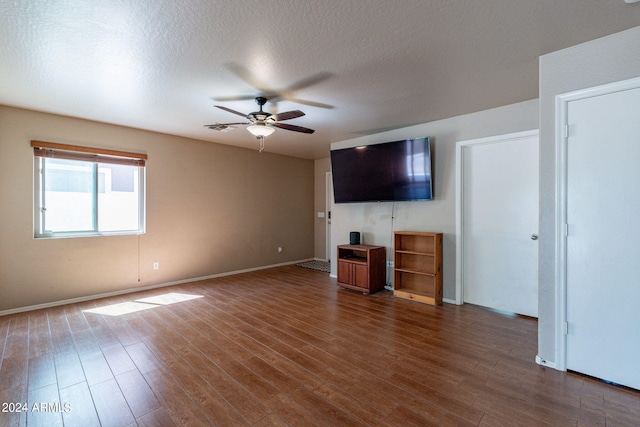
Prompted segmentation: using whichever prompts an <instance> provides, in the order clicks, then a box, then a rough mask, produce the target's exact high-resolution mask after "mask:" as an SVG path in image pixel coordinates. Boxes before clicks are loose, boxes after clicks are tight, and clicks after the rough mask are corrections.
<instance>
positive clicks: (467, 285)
mask: <svg viewBox="0 0 640 427" xmlns="http://www.w3.org/2000/svg"><path fill="white" fill-rule="evenodd" d="M538 139H539V138H538V132H537V131H535V132H522V133H518V134H511V135H503V136H499V137H495V138H486V139H482V140H476V142H478V143H467V144H466V145H465V146H464V147H463V148H462V150H463V151H462V176H463V178H462V280H463V284H462V292H463V295H464V302H467V303H471V304H477V305H481V306H485V307H490V308H495V309H499V310H504V311H509V312H514V313H519V314H524V315H527V316H532V317H537V316H538V244H537V237H538V236H537V233H538V199H539V195H538V188H539V185H538V166H539V149H538V146H539V143H538Z"/></svg>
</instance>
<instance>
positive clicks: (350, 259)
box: [339, 257, 367, 264]
mask: <svg viewBox="0 0 640 427" xmlns="http://www.w3.org/2000/svg"><path fill="white" fill-rule="evenodd" d="M339 260H340V261H344V262H351V263H354V264H367V258H362V257H343V258H339Z"/></svg>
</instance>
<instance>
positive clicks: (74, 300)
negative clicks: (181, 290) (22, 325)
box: [0, 258, 313, 316]
mask: <svg viewBox="0 0 640 427" xmlns="http://www.w3.org/2000/svg"><path fill="white" fill-rule="evenodd" d="M312 260H313V258H308V259H302V260H297V261H289V262H283V263H280V264H271V265H263V266H260V267H252V268H246V269H243V270H235V271H227V272H224V273H217V274H211V275H209V276H202V277H192V278H190V279H183V280H176V281H173V282H166V283H159V284H156V285H149V286H141V287H137V288H127V289H122V290H119V291H113V292H105V293H103V294H96V295H87V296H84V297H78V298H70V299H65V300H59V301H52V302H47V303H43V304H36V305H29V306H26V307H18V308H12V309H9V310H3V311H0V316H6V315H9V314H15V313H23V312H25V311H34V310H41V309H43V308H50V307H57V306H59V305H65V304H74V303H78V302H84V301H91V300H94V299H100V298H108V297H113V296H117V295H125V294H131V293H134V292H140V291H147V290H150V289H157V288H165V287H167V286H175V285H183V284H185V283H191V282H199V281H201V280H207V279H215V278H217V277H225V276H233V275H234V274H241V273H250V272H252V271H259V270H266V269H268V268H274V267H283V266H285V265H292V264H299V263H301V262H307V261H312Z"/></svg>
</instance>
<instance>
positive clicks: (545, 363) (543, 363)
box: [536, 355, 556, 369]
mask: <svg viewBox="0 0 640 427" xmlns="http://www.w3.org/2000/svg"><path fill="white" fill-rule="evenodd" d="M536 363H537V364H538V365H540V366H546V367H548V368H553V369H556V364H555V362H550V361H548V360H544V359H543V358H541V357H540V356H538V355H536Z"/></svg>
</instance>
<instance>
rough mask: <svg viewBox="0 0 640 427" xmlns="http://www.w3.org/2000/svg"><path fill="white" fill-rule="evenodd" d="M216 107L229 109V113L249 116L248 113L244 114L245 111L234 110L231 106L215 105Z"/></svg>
mask: <svg viewBox="0 0 640 427" xmlns="http://www.w3.org/2000/svg"><path fill="white" fill-rule="evenodd" d="M214 107H216V108H219V109H221V110H224V111H228V112H229V113H233V114H237V115H239V116H242V117H247V115H246V114H244V113H241V112H239V111H236V110H232V109H231V108H227V107H223V106H222V105H214Z"/></svg>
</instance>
